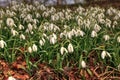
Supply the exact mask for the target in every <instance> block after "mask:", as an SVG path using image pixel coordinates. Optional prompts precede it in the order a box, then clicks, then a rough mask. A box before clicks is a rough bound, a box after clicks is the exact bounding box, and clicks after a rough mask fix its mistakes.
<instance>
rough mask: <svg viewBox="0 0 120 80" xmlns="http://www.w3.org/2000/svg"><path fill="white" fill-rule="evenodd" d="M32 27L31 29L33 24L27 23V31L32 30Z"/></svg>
mask: <svg viewBox="0 0 120 80" xmlns="http://www.w3.org/2000/svg"><path fill="white" fill-rule="evenodd" d="M32 29H33V26H32V25H31V24H30V23H29V24H28V30H29V31H32Z"/></svg>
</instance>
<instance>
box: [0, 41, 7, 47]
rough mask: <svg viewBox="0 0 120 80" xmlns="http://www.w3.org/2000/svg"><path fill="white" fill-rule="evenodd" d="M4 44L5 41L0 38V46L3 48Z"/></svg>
mask: <svg viewBox="0 0 120 80" xmlns="http://www.w3.org/2000/svg"><path fill="white" fill-rule="evenodd" d="M5 46H7V45H6V42H5V41H3V40H0V48H4V47H5Z"/></svg>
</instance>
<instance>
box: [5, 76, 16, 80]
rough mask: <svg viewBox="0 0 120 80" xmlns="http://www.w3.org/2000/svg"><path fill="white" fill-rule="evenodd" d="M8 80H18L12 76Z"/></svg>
mask: <svg viewBox="0 0 120 80" xmlns="http://www.w3.org/2000/svg"><path fill="white" fill-rule="evenodd" d="M7 80H16V79H15V78H14V77H12V76H10V77H8V79H7Z"/></svg>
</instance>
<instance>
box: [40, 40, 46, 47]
mask: <svg viewBox="0 0 120 80" xmlns="http://www.w3.org/2000/svg"><path fill="white" fill-rule="evenodd" d="M39 44H40V46H43V45H44V44H45V39H44V38H42V39H41V40H40V41H39Z"/></svg>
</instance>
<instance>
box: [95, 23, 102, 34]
mask: <svg viewBox="0 0 120 80" xmlns="http://www.w3.org/2000/svg"><path fill="white" fill-rule="evenodd" d="M100 29H101V27H100V26H99V25H98V24H95V26H94V30H95V31H96V32H99V31H100Z"/></svg>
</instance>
